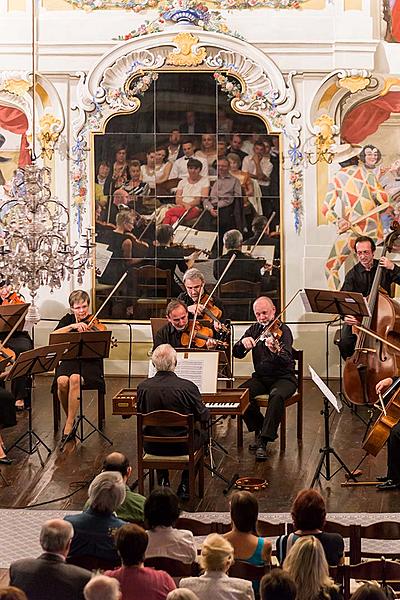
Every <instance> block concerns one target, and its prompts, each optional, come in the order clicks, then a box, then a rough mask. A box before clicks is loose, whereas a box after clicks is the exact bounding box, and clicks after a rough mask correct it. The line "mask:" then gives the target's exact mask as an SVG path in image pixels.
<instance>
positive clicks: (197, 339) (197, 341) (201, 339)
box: [181, 321, 228, 348]
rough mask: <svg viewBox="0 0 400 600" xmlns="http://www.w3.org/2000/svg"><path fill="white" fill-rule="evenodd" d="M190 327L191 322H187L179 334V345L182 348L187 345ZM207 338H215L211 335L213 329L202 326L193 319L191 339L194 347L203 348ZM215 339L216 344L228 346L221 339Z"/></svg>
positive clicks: (189, 337)
mask: <svg viewBox="0 0 400 600" xmlns="http://www.w3.org/2000/svg"><path fill="white" fill-rule="evenodd" d="M192 327H193V324H192V323H189V324H188V326H187V327H186V329H185V330H184V331H183V332H182V334H181V345H182V347H184V348H186V347H189V343H190V339H191V329H192ZM208 340H215V338H214V337H213V330H212V329H210V328H209V327H204V326H203V325H201V324H200V323H199V322H198V321H195V323H194V333H193V339H192V341H193V344H194V346H195V348H204V347H205V346H206V344H207V341H208ZM215 341H216V342H217V346H222V347H223V348H227V347H228V343H227V342H222V341H221V340H215Z"/></svg>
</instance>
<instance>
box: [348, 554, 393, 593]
mask: <svg viewBox="0 0 400 600" xmlns="http://www.w3.org/2000/svg"><path fill="white" fill-rule="evenodd" d="M339 569H340V570H341V571H342V573H343V597H344V600H349V599H350V597H351V594H350V579H357V580H361V581H378V582H379V583H381V582H382V581H384V582H392V581H396V582H398V581H400V563H398V562H393V561H388V560H386V559H385V558H384V557H382V559H381V560H368V561H366V562H363V563H360V564H358V565H343V566H342V567H339Z"/></svg>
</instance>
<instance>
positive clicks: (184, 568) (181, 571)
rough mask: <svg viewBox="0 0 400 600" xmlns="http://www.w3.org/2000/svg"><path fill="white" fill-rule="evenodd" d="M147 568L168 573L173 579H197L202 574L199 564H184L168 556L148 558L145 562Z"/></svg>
mask: <svg viewBox="0 0 400 600" xmlns="http://www.w3.org/2000/svg"><path fill="white" fill-rule="evenodd" d="M144 566H145V567H152V568H153V569H156V570H157V571H166V572H167V573H168V574H169V575H171V577H177V578H180V577H197V575H199V574H200V566H199V564H198V563H196V562H194V563H183V562H181V561H180V560H175V559H174V558H168V557H166V556H153V557H151V558H146V559H145V561H144Z"/></svg>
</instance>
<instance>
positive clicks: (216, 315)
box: [199, 293, 229, 334]
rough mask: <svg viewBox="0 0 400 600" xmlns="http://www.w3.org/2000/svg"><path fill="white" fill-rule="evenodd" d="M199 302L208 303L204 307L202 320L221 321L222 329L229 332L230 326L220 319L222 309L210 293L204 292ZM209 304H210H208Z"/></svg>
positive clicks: (226, 332)
mask: <svg viewBox="0 0 400 600" xmlns="http://www.w3.org/2000/svg"><path fill="white" fill-rule="evenodd" d="M199 304H203V305H206V306H205V308H204V309H203V317H202V320H204V321H208V322H210V323H212V322H214V323H219V324H220V326H221V331H222V332H223V333H225V334H228V333H229V328H228V327H227V326H226V325H224V324H223V323H221V321H220V319H221V317H222V310H221V309H220V308H218V306H216V305H215V304H214V301H213V299H212V298H211V296H209V295H208V294H205V293H204V294H202V295H201V297H200V300H199ZM207 305H208V306H207Z"/></svg>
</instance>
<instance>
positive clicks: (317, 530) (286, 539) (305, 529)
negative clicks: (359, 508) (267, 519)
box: [276, 489, 344, 567]
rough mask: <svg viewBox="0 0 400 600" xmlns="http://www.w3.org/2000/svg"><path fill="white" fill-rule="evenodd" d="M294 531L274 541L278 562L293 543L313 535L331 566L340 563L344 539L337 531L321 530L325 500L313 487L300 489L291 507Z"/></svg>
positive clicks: (281, 561) (324, 512)
mask: <svg viewBox="0 0 400 600" xmlns="http://www.w3.org/2000/svg"><path fill="white" fill-rule="evenodd" d="M291 514H292V519H293V524H294V533H290V534H287V535H282V536H280V537H279V538H278V539H277V542H276V553H277V557H278V560H279V563H280V564H282V563H283V561H284V560H285V557H286V555H287V553H288V552H289V550H290V548H291V547H292V546H293V544H294V543H295V542H296V541H297V540H299V539H300V538H301V537H303V536H309V535H313V536H314V537H316V538H317V539H318V540H319V541H320V542H321V544H322V547H323V549H324V551H325V556H326V560H327V561H328V564H329V565H331V566H333V567H334V566H336V565H339V564H342V562H343V554H344V541H343V538H342V536H341V535H340V534H338V533H325V532H324V531H323V527H324V523H325V517H326V510H325V502H324V499H323V497H322V496H321V494H320V493H319V492H317V491H316V490H313V489H305V490H301V491H300V492H299V493H298V494H297V496H296V498H295V499H294V502H293V504H292V509H291Z"/></svg>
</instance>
